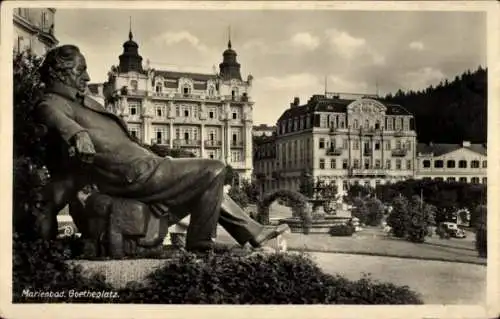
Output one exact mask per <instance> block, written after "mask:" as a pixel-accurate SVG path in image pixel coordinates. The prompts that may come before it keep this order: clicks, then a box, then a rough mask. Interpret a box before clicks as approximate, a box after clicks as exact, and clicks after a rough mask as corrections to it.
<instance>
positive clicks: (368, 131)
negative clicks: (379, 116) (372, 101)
mask: <svg viewBox="0 0 500 319" xmlns="http://www.w3.org/2000/svg"><path fill="white" fill-rule="evenodd" d="M360 134H363V135H380V134H382V130H381V129H380V128H373V127H370V128H360Z"/></svg>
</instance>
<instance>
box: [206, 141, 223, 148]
mask: <svg viewBox="0 0 500 319" xmlns="http://www.w3.org/2000/svg"><path fill="white" fill-rule="evenodd" d="M221 146H222V141H217V140H206V141H205V147H206V148H211V147H215V148H217V147H221Z"/></svg>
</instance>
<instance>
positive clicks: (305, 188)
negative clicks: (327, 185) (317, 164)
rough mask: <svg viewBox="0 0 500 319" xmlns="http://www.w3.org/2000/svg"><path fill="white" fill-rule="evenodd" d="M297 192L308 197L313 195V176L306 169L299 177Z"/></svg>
mask: <svg viewBox="0 0 500 319" xmlns="http://www.w3.org/2000/svg"><path fill="white" fill-rule="evenodd" d="M299 192H300V193H301V194H302V195H304V196H306V197H308V198H312V197H313V195H314V177H313V176H312V175H311V174H310V173H308V172H306V171H303V172H302V175H301V177H300V185H299Z"/></svg>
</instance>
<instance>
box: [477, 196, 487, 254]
mask: <svg viewBox="0 0 500 319" xmlns="http://www.w3.org/2000/svg"><path fill="white" fill-rule="evenodd" d="M487 215H488V210H487V207H486V206H485V205H480V206H478V207H477V208H476V216H478V219H477V223H476V250H477V252H478V254H479V257H482V258H486V257H487V256H488V232H487V230H488V223H487V220H488V219H487V217H488V216H487Z"/></svg>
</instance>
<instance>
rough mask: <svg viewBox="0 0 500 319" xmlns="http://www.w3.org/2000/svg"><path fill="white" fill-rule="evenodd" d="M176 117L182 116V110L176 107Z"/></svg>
mask: <svg viewBox="0 0 500 319" xmlns="http://www.w3.org/2000/svg"><path fill="white" fill-rule="evenodd" d="M175 116H177V117H179V116H181V109H180V107H179V106H176V107H175Z"/></svg>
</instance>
